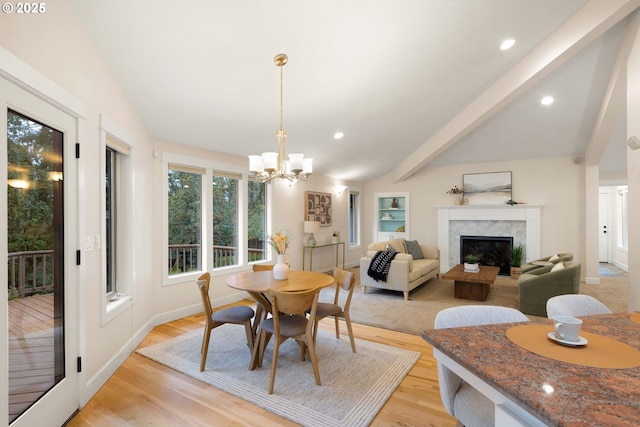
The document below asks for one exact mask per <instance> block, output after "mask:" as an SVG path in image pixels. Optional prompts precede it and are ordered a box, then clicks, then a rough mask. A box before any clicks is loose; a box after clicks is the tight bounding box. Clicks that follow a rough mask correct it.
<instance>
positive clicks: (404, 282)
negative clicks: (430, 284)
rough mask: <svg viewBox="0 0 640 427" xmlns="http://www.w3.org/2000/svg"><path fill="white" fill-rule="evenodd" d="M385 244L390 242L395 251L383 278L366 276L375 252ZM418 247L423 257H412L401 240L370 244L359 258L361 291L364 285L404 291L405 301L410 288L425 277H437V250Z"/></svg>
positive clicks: (381, 249) (385, 245) (365, 288)
mask: <svg viewBox="0 0 640 427" xmlns="http://www.w3.org/2000/svg"><path fill="white" fill-rule="evenodd" d="M387 245H391V246H392V247H393V248H394V249H395V250H396V251H397V252H399V253H398V254H397V255H396V256H395V258H394V259H393V261H391V266H390V268H389V275H388V276H387V281H386V282H383V281H376V280H375V279H373V278H371V277H369V275H368V274H367V271H368V270H369V265H370V264H371V259H372V258H373V256H374V255H375V254H376V252H378V251H384V250H386V249H387ZM419 246H420V250H421V252H422V255H423V257H424V258H421V259H414V257H413V255H411V254H410V253H407V252H408V251H407V248H406V246H405V243H404V239H393V240H390V241H388V242H378V243H372V244H370V245H369V246H368V248H367V256H364V257H362V258H360V284H361V285H362V288H363V291H364V292H366V290H367V288H378V289H388V290H392V291H399V292H402V293H403V294H404V299H405V301H408V300H409V292H410V291H412V290H413V289H415V288H416V287H418V286H420V285H421V284H423V283H425V282H426V281H428V280H429V279H432V278H434V277H438V275H439V274H440V250H439V249H438V247H437V246H431V245H419Z"/></svg>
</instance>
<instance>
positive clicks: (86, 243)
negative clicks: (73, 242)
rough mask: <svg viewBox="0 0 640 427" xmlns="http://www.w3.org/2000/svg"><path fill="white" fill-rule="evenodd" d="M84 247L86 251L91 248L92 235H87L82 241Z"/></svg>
mask: <svg viewBox="0 0 640 427" xmlns="http://www.w3.org/2000/svg"><path fill="white" fill-rule="evenodd" d="M84 249H85V250H86V251H87V252H88V251H92V250H93V236H87V237H86V238H85V241H84Z"/></svg>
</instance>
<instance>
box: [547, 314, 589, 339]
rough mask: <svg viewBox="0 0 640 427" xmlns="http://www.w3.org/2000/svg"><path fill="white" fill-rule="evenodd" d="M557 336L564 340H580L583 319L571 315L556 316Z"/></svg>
mask: <svg viewBox="0 0 640 427" xmlns="http://www.w3.org/2000/svg"><path fill="white" fill-rule="evenodd" d="M553 320H554V321H555V325H554V328H555V330H556V336H557V337H558V338H560V339H561V340H564V341H573V342H575V341H579V340H580V329H582V320H580V319H577V318H575V317H571V316H555V317H554V318H553Z"/></svg>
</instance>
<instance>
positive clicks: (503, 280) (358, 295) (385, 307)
mask: <svg viewBox="0 0 640 427" xmlns="http://www.w3.org/2000/svg"><path fill="white" fill-rule="evenodd" d="M349 271H353V272H354V274H355V275H356V277H357V287H356V289H355V290H354V293H353V300H352V301H351V310H350V312H351V321H352V322H354V323H361V324H364V325H370V326H376V327H379V328H384V329H390V330H394V331H399V332H406V333H410V334H414V335H420V334H421V333H422V331H423V330H425V329H432V328H433V322H434V320H435V316H436V314H437V313H438V311H440V310H443V309H445V308H449V307H455V306H459V305H475V304H480V305H499V306H504V307H511V308H516V309H517V308H518V282H517V280H515V279H511V278H510V277H506V276H498V278H497V279H496V282H495V284H493V285H491V292H490V293H489V296H488V297H487V300H486V301H471V300H465V299H459V298H455V297H454V296H453V282H452V281H450V280H442V279H432V280H430V281H428V282H427V283H425V284H423V285H421V286H419V287H417V288H416V289H414V290H413V291H411V293H410V294H409V298H410V300H409V301H405V300H404V296H403V294H402V292H393V291H387V290H383V289H375V288H368V289H367V293H366V294H363V292H362V287H361V286H360V269H359V268H357V267H356V268H351V269H349ZM626 283H627V280H626V278H624V277H623V278H607V277H602V278H601V283H600V284H599V285H586V284H584V283H582V284H581V286H580V292H581V293H583V294H587V295H591V296H593V297H595V298H597V299H599V300H600V301H602V302H603V303H604V304H605V305H607V306H608V307H609V308H610V309H611V310H612V311H613V312H614V313H615V312H624V311H627V285H626ZM331 295H333V289H332V288H328V289H323V291H322V294H321V300H324V301H327V300H330V299H331V298H332V297H331ZM529 318H531V319H539V318H538V317H536V316H529ZM345 332H346V331H345Z"/></svg>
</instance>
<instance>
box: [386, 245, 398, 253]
mask: <svg viewBox="0 0 640 427" xmlns="http://www.w3.org/2000/svg"><path fill="white" fill-rule="evenodd" d="M385 250H386V251H388V252H391V253H392V254H395V253H397V252H398V251H396V250H395V248H394V247H393V246H391V245H390V244H388V243H387V247H386V249H385Z"/></svg>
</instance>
